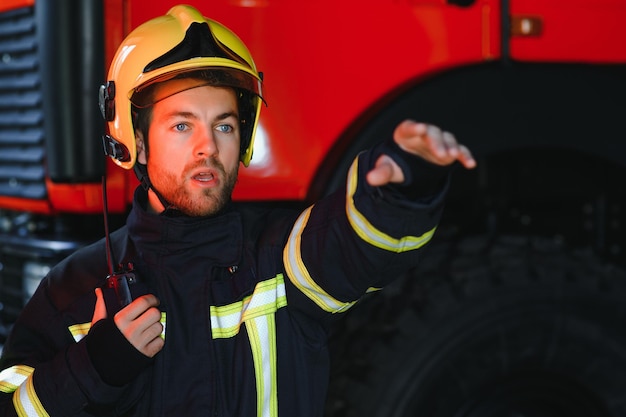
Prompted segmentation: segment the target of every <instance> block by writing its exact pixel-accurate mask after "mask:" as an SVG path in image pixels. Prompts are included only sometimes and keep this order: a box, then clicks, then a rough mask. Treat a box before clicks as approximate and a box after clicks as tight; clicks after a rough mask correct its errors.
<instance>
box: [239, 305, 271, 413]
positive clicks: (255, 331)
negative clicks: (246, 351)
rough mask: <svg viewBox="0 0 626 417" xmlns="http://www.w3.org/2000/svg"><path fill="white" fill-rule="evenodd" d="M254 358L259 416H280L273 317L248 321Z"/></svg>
mask: <svg viewBox="0 0 626 417" xmlns="http://www.w3.org/2000/svg"><path fill="white" fill-rule="evenodd" d="M246 330H247V331H248V337H249V338H250V347H251V348H252V356H253V358H254V368H255V375H256V386H257V416H258V417H276V416H278V391H277V386H276V379H277V377H276V323H275V321H274V317H273V315H272V316H261V317H257V318H255V319H253V320H249V321H246Z"/></svg>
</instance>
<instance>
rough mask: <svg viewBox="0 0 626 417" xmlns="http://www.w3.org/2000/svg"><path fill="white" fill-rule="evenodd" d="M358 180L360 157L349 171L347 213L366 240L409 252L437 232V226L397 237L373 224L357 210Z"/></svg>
mask: <svg viewBox="0 0 626 417" xmlns="http://www.w3.org/2000/svg"><path fill="white" fill-rule="evenodd" d="M357 180H358V158H356V159H355V160H354V162H353V163H352V166H351V167H350V171H349V172H348V182H347V195H346V215H347V216H348V220H349V221H350V225H351V226H352V229H354V231H355V232H356V234H357V235H358V236H359V237H360V238H361V239H362V240H364V241H365V242H367V243H369V244H370V245H372V246H375V247H377V248H380V249H384V250H387V251H390V252H397V253H400V252H407V251H410V250H415V249H419V248H421V247H422V246H424V245H425V244H426V243H428V241H430V239H431V238H432V237H433V234H434V233H435V229H436V227H434V228H432V229H431V230H429V231H427V232H426V233H424V234H423V235H421V236H404V237H401V238H399V239H396V238H394V237H392V236H389V235H388V234H386V233H384V232H383V231H381V230H379V229H377V228H376V227H374V225H372V224H371V223H370V222H369V221H368V220H367V219H366V218H365V216H364V215H363V214H362V213H361V212H359V210H357V208H356V205H355V203H354V194H355V192H356V189H357Z"/></svg>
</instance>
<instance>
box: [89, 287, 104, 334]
mask: <svg viewBox="0 0 626 417" xmlns="http://www.w3.org/2000/svg"><path fill="white" fill-rule="evenodd" d="M95 293H96V306H95V308H94V310H93V317H92V318H91V325H92V326H93V325H94V324H96V323H97V322H98V321H100V320H102V319H106V318H107V307H106V304H105V303H104V297H103V296H102V288H96V289H95Z"/></svg>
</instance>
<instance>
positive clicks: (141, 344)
mask: <svg viewBox="0 0 626 417" xmlns="http://www.w3.org/2000/svg"><path fill="white" fill-rule="evenodd" d="M158 305H159V300H158V299H157V298H156V297H155V296H154V295H152V294H147V295H143V296H141V297H138V298H137V299H135V300H133V302H132V303H130V304H129V305H127V306H126V307H124V308H123V309H121V310H120V311H118V312H117V314H115V317H114V318H113V320H114V321H115V325H116V326H117V328H118V329H119V330H120V332H121V333H122V334H123V335H124V337H125V338H126V339H127V340H128V341H129V342H130V344H132V345H133V346H134V347H135V349H137V350H138V351H140V352H141V353H143V354H144V355H145V356H147V357H149V358H151V357H153V356H154V355H156V354H157V353H159V352H160V351H161V349H163V345H164V343H165V342H164V340H163V339H162V338H161V337H160V336H161V332H162V331H163V325H162V324H161V312H160V311H159V309H158V308H157V306H158ZM106 317H107V310H106V305H105V303H104V297H103V296H102V289H101V288H96V307H95V309H94V312H93V318H92V319H91V325H92V326H93V325H94V324H95V323H96V322H97V321H98V320H101V319H105V318H106Z"/></svg>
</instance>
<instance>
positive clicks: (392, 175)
mask: <svg viewBox="0 0 626 417" xmlns="http://www.w3.org/2000/svg"><path fill="white" fill-rule="evenodd" d="M366 179H367V183H368V184H369V185H371V186H373V187H380V186H383V185H387V184H389V183H390V182H397V183H401V182H402V181H404V174H403V173H402V169H400V167H399V166H398V164H396V163H395V161H394V160H393V159H392V158H391V157H389V156H387V155H381V156H380V157H379V158H378V160H376V164H375V165H374V168H373V169H372V170H371V171H370V172H368V173H367V177H366Z"/></svg>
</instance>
